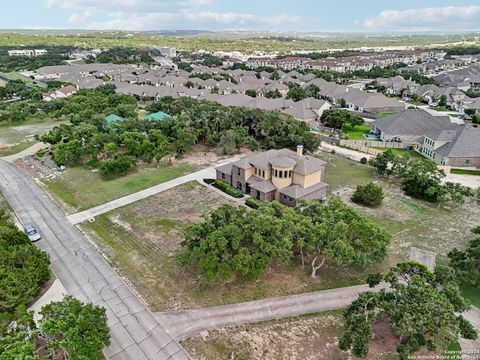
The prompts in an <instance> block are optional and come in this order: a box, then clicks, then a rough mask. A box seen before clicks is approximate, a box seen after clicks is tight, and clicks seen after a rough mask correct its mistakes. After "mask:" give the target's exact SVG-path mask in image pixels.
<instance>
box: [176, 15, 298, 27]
mask: <svg viewBox="0 0 480 360" xmlns="http://www.w3.org/2000/svg"><path fill="white" fill-rule="evenodd" d="M183 16H184V17H185V19H187V20H190V21H195V22H198V21H215V22H217V23H222V24H235V25H248V24H267V25H276V26H278V25H281V24H284V23H296V22H298V21H300V19H301V17H299V16H290V15H273V16H258V15H253V14H242V13H217V12H199V13H197V12H195V13H187V12H183Z"/></svg>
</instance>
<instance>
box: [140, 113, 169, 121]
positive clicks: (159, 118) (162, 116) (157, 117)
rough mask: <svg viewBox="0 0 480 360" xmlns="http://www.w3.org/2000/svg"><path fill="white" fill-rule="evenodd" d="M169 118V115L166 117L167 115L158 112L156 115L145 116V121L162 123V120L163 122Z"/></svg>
mask: <svg viewBox="0 0 480 360" xmlns="http://www.w3.org/2000/svg"><path fill="white" fill-rule="evenodd" d="M169 117H170V115H168V114H167V113H164V112H163V111H159V112H156V113H152V114H148V115H147V116H145V120H148V121H163V120H165V119H167V118H169Z"/></svg>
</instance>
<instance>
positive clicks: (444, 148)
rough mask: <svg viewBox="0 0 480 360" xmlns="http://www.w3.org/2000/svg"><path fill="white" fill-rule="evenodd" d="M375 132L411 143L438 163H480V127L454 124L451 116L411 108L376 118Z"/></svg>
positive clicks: (373, 125) (473, 164)
mask: <svg viewBox="0 0 480 360" xmlns="http://www.w3.org/2000/svg"><path fill="white" fill-rule="evenodd" d="M372 132H373V133H375V134H377V135H379V137H380V139H381V140H383V141H399V142H402V143H405V144H412V145H413V146H414V148H415V149H417V150H418V151H419V152H420V153H421V154H422V155H423V156H425V157H427V158H429V159H431V160H433V161H435V163H437V164H438V165H446V166H451V167H477V168H478V167H480V128H479V127H475V126H473V125H471V124H467V125H465V124H454V123H452V122H450V118H449V117H448V116H433V115H431V114H429V113H428V112H426V111H425V110H420V109H409V110H405V111H403V112H401V113H397V114H394V115H390V116H386V117H384V118H381V119H379V120H376V121H374V122H373V123H372Z"/></svg>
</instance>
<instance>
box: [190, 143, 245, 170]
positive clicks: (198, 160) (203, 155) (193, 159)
mask: <svg viewBox="0 0 480 360" xmlns="http://www.w3.org/2000/svg"><path fill="white" fill-rule="evenodd" d="M252 153H253V152H252V151H251V150H249V149H247V148H241V149H240V151H239V152H238V153H237V154H234V155H233V157H234V158H240V157H243V156H248V155H251V154H252ZM231 159H232V156H231V155H223V154H222V153H221V152H220V151H219V150H218V149H214V148H211V147H208V146H206V145H201V144H197V145H195V146H194V147H193V149H192V150H191V151H189V152H188V153H187V154H185V155H184V156H183V157H182V158H181V160H182V161H184V162H186V163H187V164H190V165H198V166H201V167H207V166H212V165H214V164H218V163H221V162H225V161H229V160H231Z"/></svg>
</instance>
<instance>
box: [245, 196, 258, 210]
mask: <svg viewBox="0 0 480 360" xmlns="http://www.w3.org/2000/svg"><path fill="white" fill-rule="evenodd" d="M260 204H261V203H260V201H258V200H255V199H252V198H251V197H249V198H248V199H247V200H245V205H247V206H250V207H251V208H252V209H258V208H259V206H260Z"/></svg>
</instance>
